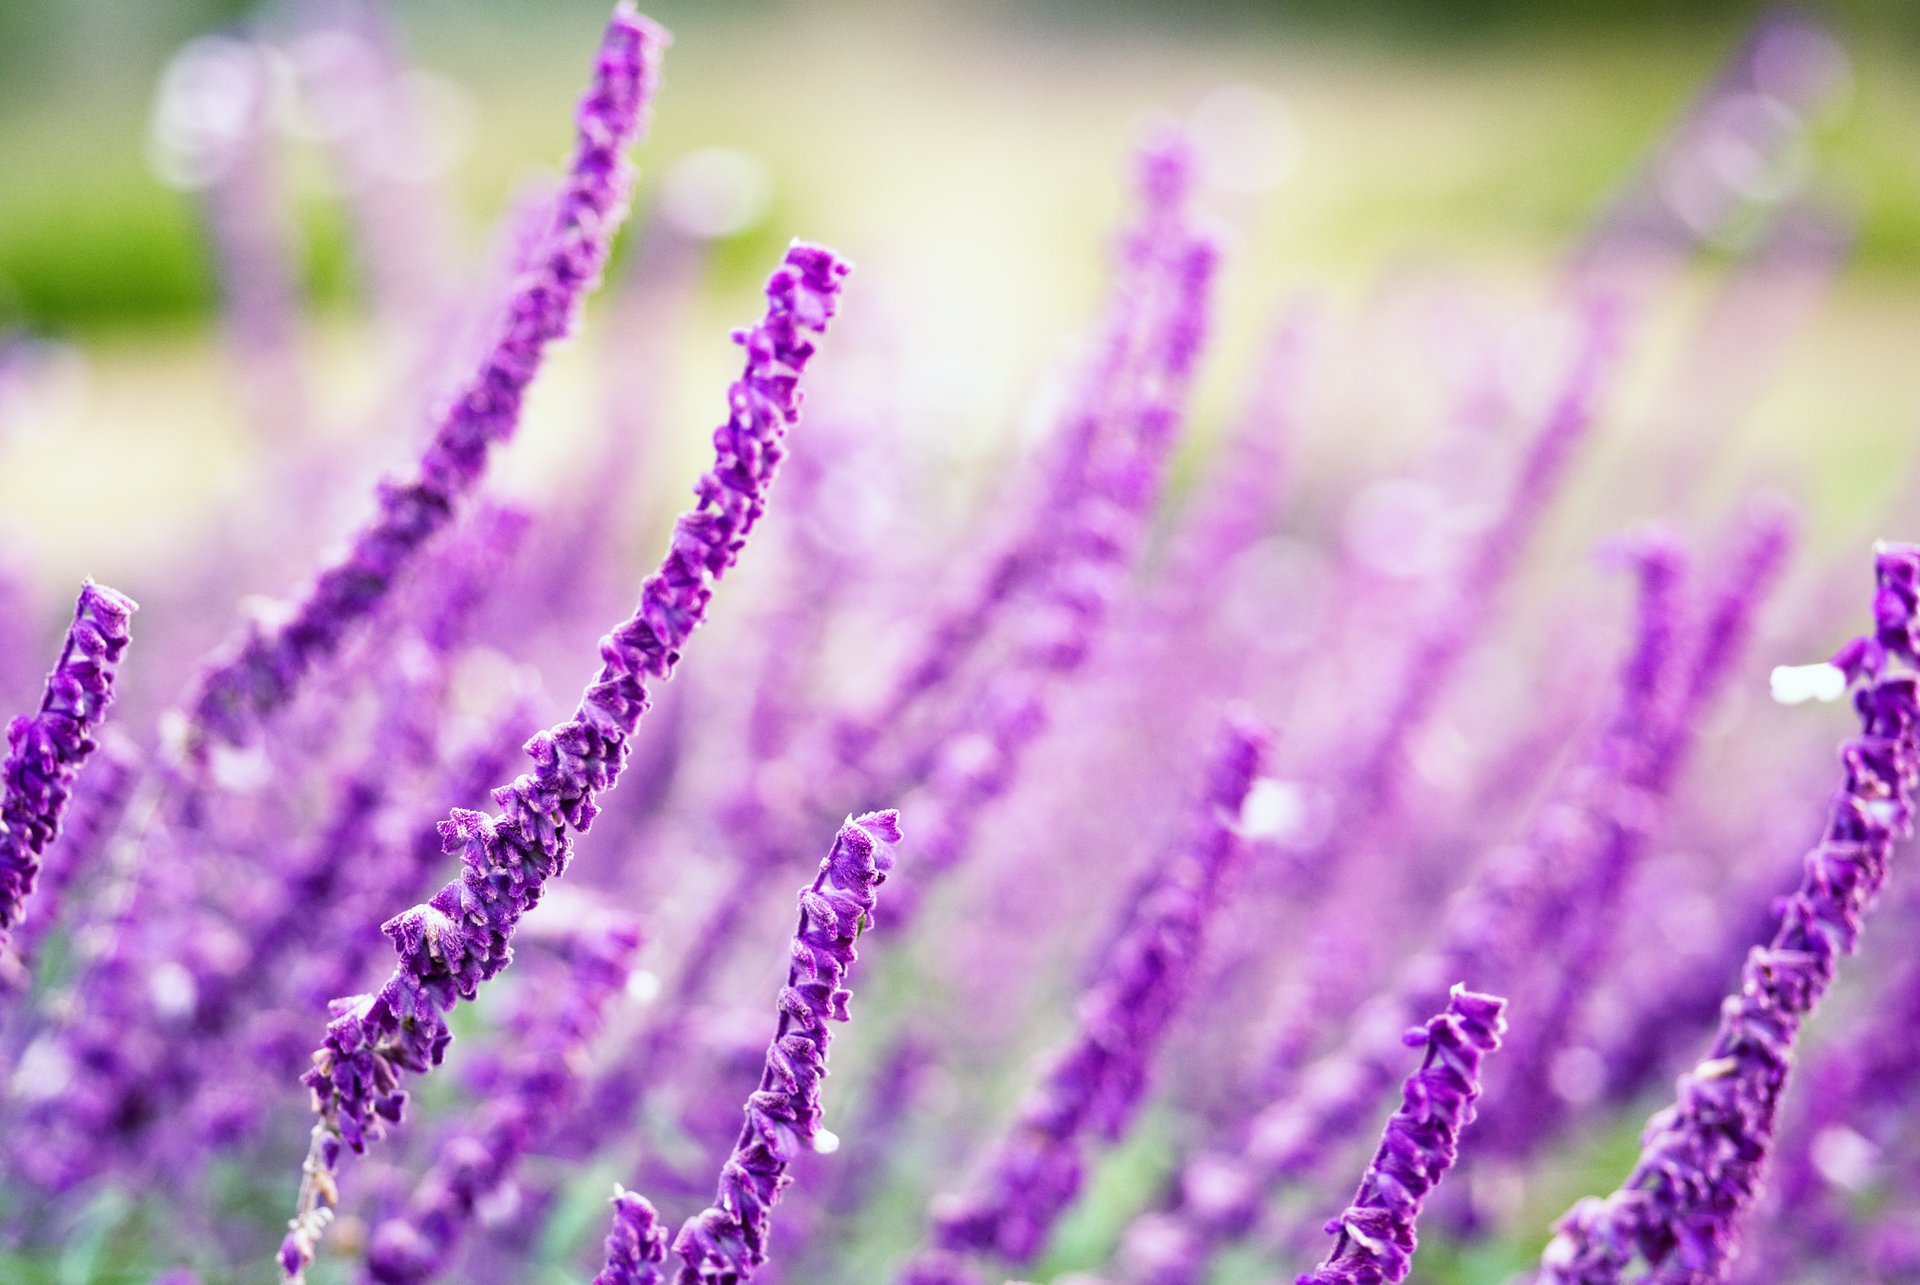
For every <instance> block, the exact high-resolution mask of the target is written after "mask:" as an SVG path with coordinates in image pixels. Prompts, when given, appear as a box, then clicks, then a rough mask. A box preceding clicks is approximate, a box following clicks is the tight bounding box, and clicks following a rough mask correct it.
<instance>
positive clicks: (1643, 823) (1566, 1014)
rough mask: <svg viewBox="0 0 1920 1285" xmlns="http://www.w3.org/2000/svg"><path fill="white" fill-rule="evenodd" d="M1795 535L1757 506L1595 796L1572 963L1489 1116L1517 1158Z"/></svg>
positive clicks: (1782, 508)
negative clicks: (1552, 1066)
mask: <svg viewBox="0 0 1920 1285" xmlns="http://www.w3.org/2000/svg"><path fill="white" fill-rule="evenodd" d="M1792 537H1793V513H1792V510H1791V509H1790V508H1788V507H1787V506H1786V505H1784V504H1782V503H1779V502H1777V501H1775V500H1773V499H1772V498H1770V497H1760V498H1758V499H1756V500H1755V501H1754V502H1753V503H1751V504H1750V505H1749V506H1748V508H1747V511H1746V513H1745V514H1744V515H1743V518H1742V521H1741V528H1740V530H1739V531H1738V532H1737V533H1736V535H1735V537H1734V539H1735V544H1734V547H1733V548H1732V549H1731V550H1730V551H1729V552H1728V553H1727V554H1725V555H1724V556H1723V558H1722V562H1723V564H1724V568H1723V569H1722V570H1720V572H1719V574H1718V575H1717V577H1716V579H1715V581H1714V582H1713V583H1712V584H1711V585H1710V586H1709V601H1708V603H1707V607H1706V611H1705V614H1704V618H1703V619H1702V620H1701V622H1700V624H1699V626H1698V627H1697V628H1696V629H1695V630H1693V631H1691V632H1693V633H1694V634H1695V637H1694V638H1693V639H1692V640H1691V641H1690V642H1689V645H1688V647H1687V650H1686V653H1685V655H1683V656H1681V657H1679V658H1677V659H1678V662H1679V663H1678V664H1677V665H1676V666H1675V668H1676V669H1677V671H1678V672H1676V673H1674V674H1673V675H1672V677H1671V679H1670V680H1668V681H1666V682H1664V683H1663V684H1661V687H1660V688H1657V689H1649V696H1648V700H1647V708H1646V709H1645V710H1644V711H1643V712H1642V713H1641V715H1640V719H1641V721H1642V722H1643V724H1644V727H1643V728H1642V731H1641V733H1640V736H1639V740H1640V741H1642V742H1644V743H1643V744H1641V745H1639V746H1638V747H1637V748H1635V749H1632V750H1630V751H1629V752H1630V753H1631V754H1632V756H1633V758H1634V759H1635V760H1636V761H1635V762H1631V763H1627V764H1623V765H1622V766H1623V767H1624V768H1625V770H1624V771H1623V772H1622V773H1620V786H1621V787H1624V788H1613V789H1607V790H1601V791H1597V792H1596V797H1595V798H1594V799H1593V801H1592V805H1591V808H1590V811H1591V812H1592V814H1593V815H1594V817H1595V819H1596V821H1597V822H1598V829H1599V833H1600V834H1601V835H1602V836H1603V838H1604V844H1603V846H1602V848H1601V850H1600V852H1599V854H1598V855H1597V858H1596V859H1594V860H1592V861H1591V862H1590V863H1589V868H1588V869H1587V870H1586V871H1585V872H1584V878H1583V879H1582V881H1581V882H1580V884H1579V885H1578V890H1577V892H1576V896H1575V900H1576V902H1577V904H1578V905H1579V907H1580V913H1579V915H1578V916H1572V915H1569V916H1568V921H1569V923H1570V928H1569V931H1568V932H1567V933H1566V934H1565V944H1564V946H1563V949H1564V950H1565V959H1566V963H1565V965H1564V967H1563V968H1562V969H1561V970H1560V974H1559V976H1558V977H1557V978H1555V979H1554V981H1553V983H1552V984H1551V985H1550V986H1549V987H1548V988H1547V989H1546V991H1545V992H1544V994H1542V995H1540V996H1538V997H1537V998H1534V999H1532V1000H1531V1001H1530V1002H1529V1003H1528V1014H1529V1018H1528V1021H1527V1023H1526V1027H1525V1029H1524V1030H1523V1032H1522V1034H1521V1036H1520V1037H1519V1038H1517V1039H1515V1040H1514V1041H1512V1042H1511V1046H1510V1049H1509V1055H1508V1056H1507V1057H1505V1058H1503V1059H1502V1069H1503V1074H1504V1075H1505V1076H1506V1077H1507V1078H1506V1079H1505V1080H1504V1081H1503V1082H1502V1083H1501V1084H1500V1086H1499V1090H1498V1095H1499V1098H1500V1103H1501V1110H1500V1111H1499V1112H1498V1113H1497V1114H1496V1115H1494V1116H1492V1117H1490V1118H1489V1119H1488V1122H1487V1123H1488V1125H1489V1126H1490V1133H1491V1135H1492V1136H1491V1138H1490V1139H1488V1145H1490V1146H1491V1147H1492V1148H1494V1149H1496V1150H1498V1151H1502V1152H1506V1153H1509V1154H1511V1153H1513V1152H1515V1151H1516V1150H1519V1149H1522V1148H1524V1147H1527V1146H1537V1145H1538V1144H1539V1143H1540V1142H1541V1141H1544V1140H1545V1139H1547V1138H1550V1137H1552V1136H1553V1135H1554V1133H1555V1132H1556V1131H1557V1128H1558V1126H1559V1125H1560V1123H1561V1122H1562V1121H1563V1120H1564V1119H1565V1117H1566V1113H1567V1110H1568V1106H1569V1104H1568V1103H1567V1101H1566V1100H1565V1099H1564V1098H1563V1097H1561V1096H1560V1095H1559V1094H1558V1093H1556V1092H1553V1091H1552V1087H1551V1082H1552V1076H1551V1075H1550V1074H1549V1063H1550V1062H1551V1060H1552V1059H1553V1058H1554V1057H1555V1056H1557V1055H1558V1054H1559V1053H1560V1052H1562V1051H1563V1050H1564V1048H1565V1044H1566V1040H1567V1038H1568V1036H1569V1033H1570V1032H1571V1031H1572V1030H1573V1029H1574V1026H1575V1022H1576V1020H1577V1018H1578V1016H1579V1014H1580V1011H1581V1009H1582V1007H1583V1006H1584V1005H1585V1004H1586V1003H1587V1002H1588V1001H1589V999H1590V998H1591V996H1592V994H1593V989H1594V986H1595V984H1596V983H1597V981H1598V980H1599V978H1600V977H1601V976H1602V974H1603V971H1604V970H1605V968H1606V967H1607V965H1608V963H1609V962H1610V961H1611V960H1613V959H1614V958H1615V951H1616V948H1617V946H1618V945H1619V940H1618V939H1619V934H1620V927H1621V924H1620V920H1621V917H1622V914H1623V912H1624V908H1625V897H1626V893H1627V890H1628V889H1629V888H1630V887H1631V886H1632V884H1633V875H1634V872H1635V870H1636V869H1637V868H1638V866H1639V863H1640V860H1641V856H1642V854H1643V853H1644V851H1645V850H1646V847H1647V844H1648V841H1649V839H1650V838H1651V835H1652V830H1653V827H1654V824H1655V822H1656V821H1657V820H1658V817H1659V811H1660V809H1661V808H1662V807H1663V806H1664V804H1665V802H1666V800H1667V798H1668V796H1669V795H1670V794H1671V793H1672V790H1673V786H1674V784H1675V782H1676V780H1677V779H1678V778H1679V776H1680V773H1681V771H1682V769H1683V768H1684V767H1685V766H1686V762H1687V759H1688V758H1689V756H1690V754H1691V751H1692V749H1693V747H1694V744H1695V742H1696V741H1697V739H1698V737H1699V733H1700V727H1701V723H1702V721H1703V719H1704V718H1705V716H1706V714H1707V711H1708V710H1709V709H1710V708H1711V707H1712V705H1713V703H1714V701H1715V700H1716V698H1718V696H1719V695H1720V693H1721V692H1722V691H1723V690H1724V689H1725V687H1726V685H1727V683H1728V682H1729V681H1730V680H1731V679H1732V678H1733V677H1734V676H1735V675H1736V673H1737V665H1738V662H1739V659H1740V655H1741V652H1742V651H1743V649H1744V648H1745V645H1746V642H1747V639H1748V637H1749V635H1750V634H1751V633H1752V631H1753V623H1754V619H1755V617H1756V616H1757V614H1758V613H1759V610H1760V608H1761V607H1762V606H1763V605H1764V604H1765V603H1766V601H1767V598H1768V595H1769V594H1770V593H1771V591H1772V589H1773V588H1774V586H1775V585H1776V584H1777V583H1778V580H1779V577H1780V572H1781V570H1782V568H1783V566H1784V565H1785V562H1786V557H1787V554H1788V552H1789V550H1790V547H1791V543H1792Z"/></svg>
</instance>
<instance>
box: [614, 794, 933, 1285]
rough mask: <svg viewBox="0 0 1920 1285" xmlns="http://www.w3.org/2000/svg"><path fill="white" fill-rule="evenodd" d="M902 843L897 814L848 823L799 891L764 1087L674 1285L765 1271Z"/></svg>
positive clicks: (691, 1231) (679, 1240) (680, 1246)
mask: <svg viewBox="0 0 1920 1285" xmlns="http://www.w3.org/2000/svg"><path fill="white" fill-rule="evenodd" d="M899 842H900V818H899V814H898V813H896V812H869V813H867V814H866V815H865V816H860V817H850V818H848V820H847V822H846V824H845V825H843V826H841V827H840V833H839V834H838V835H836V836H835V838H834V841H833V848H832V849H831V851H829V852H828V853H827V856H826V858H825V859H824V860H823V861H821V863H820V872H819V874H818V875H816V876H815V877H814V880H813V883H812V885H811V886H810V887H807V888H803V889H801V890H800V923H799V926H798V927H797V928H795V929H794V933H793V943H792V948H791V951H790V958H791V961H792V962H791V964H790V965H789V967H788V970H787V984H786V987H785V988H784V989H782V990H781V992H780V998H779V1002H778V1005H777V1007H778V1009H779V1013H780V1022H779V1026H778V1029H777V1030H776V1032H775V1034H774V1038H773V1042H772V1043H771V1044H769V1045H768V1046H767V1058H766V1067H765V1070H764V1071H763V1072H762V1074H761V1077H760V1087H759V1089H758V1090H756V1091H755V1092H754V1093H753V1095H752V1096H751V1097H749V1098H748V1099H747V1105H746V1117H747V1118H746V1122H745V1124H744V1125H742V1127H741V1130H740V1137H739V1140H738V1141H737V1142H735V1143H734V1147H733V1153H732V1154H731V1155H730V1156H728V1157H727V1161H726V1164H725V1165H724V1166H723V1167H722V1169H721V1171H720V1189H719V1194H718V1195H717V1196H716V1197H715V1199H714V1203H713V1204H712V1205H711V1206H709V1207H708V1208H707V1209H705V1210H703V1211H701V1212H700V1213H698V1214H695V1215H694V1216H693V1217H692V1218H689V1219H688V1220H687V1222H686V1223H685V1225H683V1226H682V1227H681V1228H680V1234H679V1235H678V1236H676V1237H675V1238H674V1243H673V1252H674V1253H675V1254H677V1255H679V1257H680V1260H681V1266H680V1269H679V1271H678V1273H677V1274H676V1275H675V1277H674V1279H675V1281H676V1282H677V1283H678V1285H702V1283H703V1282H712V1281H734V1282H745V1281H746V1280H748V1279H749V1278H751V1277H752V1275H753V1274H754V1272H755V1271H756V1270H757V1269H758V1268H759V1267H760V1265H761V1264H762V1263H764V1262H766V1261H767V1237H768V1234H769V1232H770V1231H771V1229H772V1216H773V1206H774V1204H775V1202H777V1201H778V1200H779V1199H780V1193H781V1192H782V1191H783V1190H784V1189H785V1188H786V1186H787V1184H788V1183H790V1182H792V1179H791V1178H790V1177H788V1175H787V1168H788V1166H790V1165H791V1164H792V1163H793V1161H794V1159H795V1157H797V1156H798V1155H799V1154H800V1153H801V1152H802V1151H807V1150H821V1149H824V1147H823V1145H822V1144H823V1143H824V1142H825V1141H826V1140H827V1139H828V1138H829V1137H830V1135H828V1134H826V1132H825V1131H824V1130H823V1129H822V1128H821V1127H820V1119H821V1109H820V1083H821V1081H822V1080H823V1079H824V1078H825V1077H826V1074H827V1046H828V1044H829V1043H830V1041H831V1039H832V1035H831V1023H833V1022H844V1021H846V1020H847V1001H848V999H849V998H850V995H849V992H848V991H847V989H846V983H847V978H848V974H849V972H850V970H851V969H852V967H853V964H854V962H855V960H857V959H858V958H859V953H858V951H857V950H856V949H855V947H856V945H857V943H858V942H859V940H860V935H861V934H862V933H863V932H865V931H866V930H867V928H868V927H869V926H870V925H871V924H872V923H873V911H874V906H875V904H876V902H877V900H878V898H877V895H876V894H877V890H878V889H879V887H880V885H881V884H882V883H884V882H886V878H887V872H888V871H889V870H891V869H892V868H893V849H894V845H895V844H897V843H899ZM611 1243H612V1242H611V1240H609V1245H611ZM611 1266H612V1265H611V1263H609V1270H611ZM605 1278H606V1277H605V1274H604V1273H603V1274H602V1279H605ZM614 1279H624V1278H620V1277H615V1278H614Z"/></svg>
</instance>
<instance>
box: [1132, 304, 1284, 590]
mask: <svg viewBox="0 0 1920 1285" xmlns="http://www.w3.org/2000/svg"><path fill="white" fill-rule="evenodd" d="M1318 320H1319V319H1318V318H1317V317H1316V316H1314V315H1313V314H1312V312H1311V310H1308V309H1304V308H1293V309H1289V310H1288V311H1287V312H1286V313H1284V314H1283V315H1282V316H1281V318H1280V320H1279V321H1278V322H1277V323H1276V324H1275V326H1274V330H1273V334H1272V337H1271V338H1270V339H1269V340H1268V343H1267V350H1266V353H1265V356H1264V359H1263V362H1262V365H1261V367H1260V371H1259V374H1258V377H1257V379H1256V380H1255V383H1254V387H1253V389H1252V392H1251V394H1250V396H1249V397H1248V401H1247V405H1246V407H1245V409H1244V410H1243V411H1242V412H1241V417H1240V420H1239V422H1238V424H1237V425H1236V426H1235V428H1234V429H1233V432H1232V435H1231V436H1230V437H1229V438H1228V439H1227V441H1226V442H1225V443H1224V444H1222V446H1221V447H1220V449H1219V451H1218V452H1217V454H1218V462H1217V464H1216V465H1215V466H1214V468H1213V475H1212V477H1211V478H1210V479H1209V480H1208V482H1207V483H1206V485H1205V489H1204V490H1203V491H1201V492H1200V493H1199V494H1198V495H1197V496H1196V497H1195V499H1194V501H1193V503H1192V504H1191V505H1190V506H1189V513H1190V516H1189V517H1188V518H1187V520H1186V522H1185V524H1184V526H1183V528H1182V530H1181V533H1180V535H1179V537H1178V539H1177V543H1176V544H1175V546H1174V548H1173V550H1172V551H1171V553H1170V555H1169V557H1168V561H1167V568H1166V572H1165V574H1164V576H1163V577H1162V579H1161V585H1160V593H1159V601H1158V603H1157V605H1158V607H1159V609H1160V612H1161V614H1162V616H1163V617H1164V618H1166V619H1167V620H1168V621H1170V622H1172V623H1182V622H1184V620H1185V619H1186V618H1187V617H1188V616H1189V614H1190V613H1197V612H1199V611H1200V610H1201V604H1203V603H1205V602H1208V601H1210V600H1211V599H1212V597H1213V595H1214V594H1215V593H1217V592H1218V591H1219V589H1220V586H1221V584H1222V582H1223V580H1224V579H1225V577H1227V576H1228V575H1229V574H1230V572H1231V570H1232V568H1233V567H1234V565H1235V564H1236V563H1237V562H1238V561H1239V560H1240V558H1241V557H1242V556H1243V555H1245V554H1246V552H1247V550H1249V549H1250V548H1252V547H1253V546H1254V545H1255V544H1257V543H1258V542H1259V540H1260V538H1261V536H1262V535H1264V534H1265V533H1266V531H1267V529H1268V524H1269V523H1270V522H1271V521H1272V520H1273V512H1274V506H1275V505H1276V504H1277V503H1278V501H1279V498H1280V495H1281V492H1282V489H1283V488H1284V487H1285V486H1286V483H1287V471H1288V465H1287V452H1288V447H1289V445H1290V443H1289V440H1288V439H1289V438H1290V437H1291V436H1292V434H1293V430H1294V428H1295V426H1296V423H1297V421H1298V419H1299V415H1300V407H1301V402H1302V400H1303V391H1304V388H1305V385H1306V382H1307V381H1306V374H1307V368H1308V366H1309V364H1310V361H1311V358H1312V353H1313V350H1314V348H1315V345H1316V341H1317V338H1318V325H1317V323H1318Z"/></svg>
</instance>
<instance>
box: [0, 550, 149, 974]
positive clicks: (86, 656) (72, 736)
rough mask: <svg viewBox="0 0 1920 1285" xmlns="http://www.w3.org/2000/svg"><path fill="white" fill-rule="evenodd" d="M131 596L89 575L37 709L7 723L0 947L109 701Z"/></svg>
mask: <svg viewBox="0 0 1920 1285" xmlns="http://www.w3.org/2000/svg"><path fill="white" fill-rule="evenodd" d="M134 610H135V607H134V604H133V601H132V600H131V599H129V598H127V597H126V596H124V595H122V594H119V593H116V592H115V591H113V590H112V589H109V588H107V587H106V586H105V585H97V584H95V583H93V581H91V580H89V581H87V583H86V584H85V585H84V586H82V587H81V590H80V601H79V602H78V603H76V604H75V605H74V609H73V624H72V625H71V626H70V627H69V628H68V629H67V640H66V644H65V645H64V646H63V647H62V648H61V649H60V659H59V660H58V661H56V662H54V666H53V672H52V673H50V674H48V675H47V689H46V695H45V696H43V697H42V698H41V700H40V709H39V712H37V713H35V714H31V715H22V716H20V717H18V718H16V719H14V720H13V721H12V722H11V723H8V724H7V760H6V766H5V768H4V769H0V771H4V773H5V782H6V797H5V801H4V802H0V947H4V946H5V945H6V941H7V936H8V934H9V933H11V932H12V931H13V930H14V929H16V928H17V927H18V926H19V925H20V923H21V921H22V920H23V919H24V918H25V917H26V912H27V899H28V898H29V897H31V896H32V895H33V887H34V882H35V881H36V880H37V879H38V878H39V876H40V862H41V859H42V858H43V857H44V856H45V855H46V851H47V848H48V846H49V845H51V844H52V843H53V841H54V838H55V837H56V836H58V835H59V833H60V825H61V821H62V818H63V817H64V815H65V813H66V810H67V803H68V801H69V800H70V799H71V798H72V796H73V786H74V780H75V778H76V777H77V776H78V775H79V772H80V769H81V767H83V766H84V765H85V764H86V761H87V759H88V758H90V757H91V756H92V755H93V752H94V750H96V749H98V748H99V745H98V743H97V742H96V741H95V740H94V739H93V733H94V729H95V728H97V727H99V726H100V723H101V721H102V720H103V719H105V718H106V716H107V706H109V705H111V704H112V703H113V682H114V676H115V673H116V671H117V670H118V668H119V664H120V657H121V654H122V653H124V652H125V651H126V649H127V639H128V632H127V625H128V623H129V622H130V621H131V619H132V617H133V613H134Z"/></svg>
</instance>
